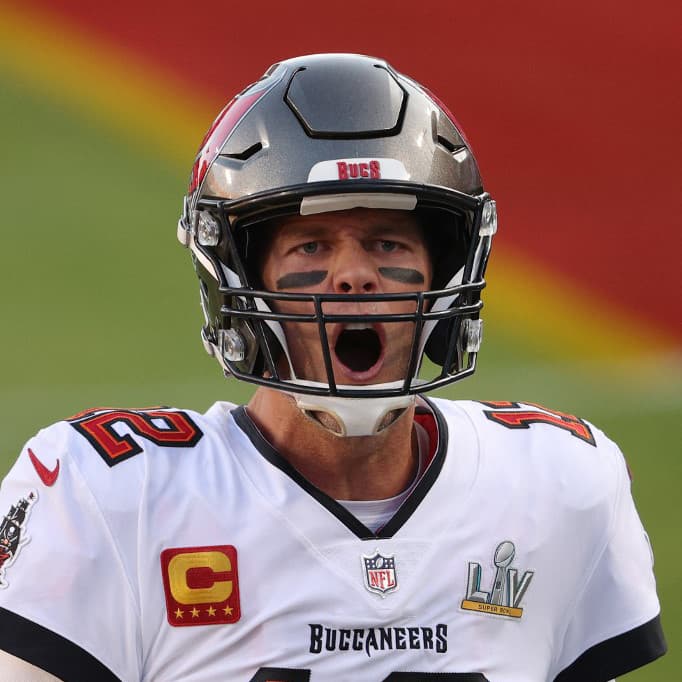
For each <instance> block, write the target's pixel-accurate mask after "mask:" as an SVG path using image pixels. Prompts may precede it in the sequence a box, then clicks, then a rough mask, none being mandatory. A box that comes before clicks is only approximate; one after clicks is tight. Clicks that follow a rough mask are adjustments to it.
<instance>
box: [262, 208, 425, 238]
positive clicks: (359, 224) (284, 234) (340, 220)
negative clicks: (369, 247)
mask: <svg viewBox="0 0 682 682" xmlns="http://www.w3.org/2000/svg"><path fill="white" fill-rule="evenodd" d="M345 234H348V235H349V236H350V235H352V236H358V237H365V236H372V235H381V234H386V235H389V234H396V235H397V234H401V235H403V236H406V237H410V238H413V239H415V240H418V241H423V235H422V228H421V224H420V221H419V219H418V218H417V216H416V215H415V213H414V212H412V211H396V210H390V209H376V208H353V209H350V210H344V211H330V212H328V213H316V214H314V215H305V216H301V215H293V216H287V217H285V218H281V219H279V220H278V221H277V223H276V225H275V226H274V230H273V232H272V239H273V241H277V240H282V239H288V238H293V237H298V236H302V235H306V236H310V237H311V238H313V237H315V238H323V237H339V236H342V235H345Z"/></svg>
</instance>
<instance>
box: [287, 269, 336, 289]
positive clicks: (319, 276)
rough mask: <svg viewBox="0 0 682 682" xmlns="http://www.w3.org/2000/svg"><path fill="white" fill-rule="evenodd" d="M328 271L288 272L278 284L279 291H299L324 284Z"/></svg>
mask: <svg viewBox="0 0 682 682" xmlns="http://www.w3.org/2000/svg"><path fill="white" fill-rule="evenodd" d="M326 277H327V270H309V271H307V272H288V273H287V274H286V275H282V276H281V277H280V278H279V279H278V280H277V281H276V282H275V286H276V287H277V288H278V289H298V288H300V287H310V286H314V285H315V284H320V283H322V282H324V280H325V278H326Z"/></svg>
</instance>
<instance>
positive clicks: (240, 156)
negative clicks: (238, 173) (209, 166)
mask: <svg viewBox="0 0 682 682" xmlns="http://www.w3.org/2000/svg"><path fill="white" fill-rule="evenodd" d="M261 149H263V144H262V143H261V142H256V144H252V145H251V146H250V147H248V148H247V149H245V150H244V151H243V152H238V153H236V154H221V156H225V157H227V158H228V159H237V161H246V160H247V159H250V158H251V157H252V156H253V155H254V154H258V152H259V151H261Z"/></svg>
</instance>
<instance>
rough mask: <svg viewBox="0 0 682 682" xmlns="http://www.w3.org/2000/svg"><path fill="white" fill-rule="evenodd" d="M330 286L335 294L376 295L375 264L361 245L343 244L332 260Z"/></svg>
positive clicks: (376, 274)
mask: <svg viewBox="0 0 682 682" xmlns="http://www.w3.org/2000/svg"><path fill="white" fill-rule="evenodd" d="M333 268H334V270H333V277H332V284H333V287H334V292H335V293H340V294H371V293H376V292H377V290H378V286H379V276H378V271H377V267H376V263H375V262H374V259H373V258H372V257H371V255H370V254H369V253H368V252H367V251H366V250H365V249H364V248H363V246H362V244H359V243H350V244H345V245H344V246H343V247H341V248H339V249H338V250H337V253H336V254H335V258H334V265H333Z"/></svg>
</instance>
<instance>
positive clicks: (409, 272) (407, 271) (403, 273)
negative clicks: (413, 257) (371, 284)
mask: <svg viewBox="0 0 682 682" xmlns="http://www.w3.org/2000/svg"><path fill="white" fill-rule="evenodd" d="M379 272H380V273H381V274H382V275H383V276H384V277H386V278H388V279H392V280H394V281H396V282H403V283H405V284H424V275H423V274H422V273H421V272H419V270H414V269H413V268H379Z"/></svg>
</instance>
